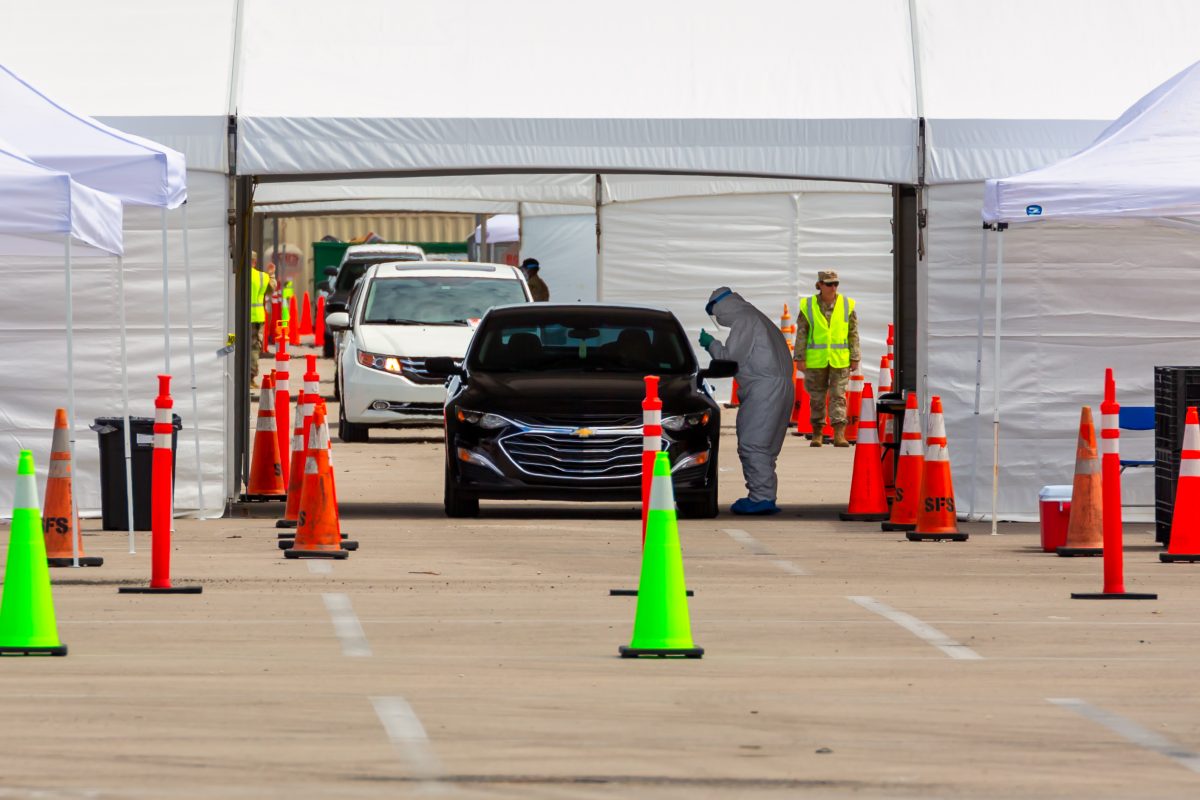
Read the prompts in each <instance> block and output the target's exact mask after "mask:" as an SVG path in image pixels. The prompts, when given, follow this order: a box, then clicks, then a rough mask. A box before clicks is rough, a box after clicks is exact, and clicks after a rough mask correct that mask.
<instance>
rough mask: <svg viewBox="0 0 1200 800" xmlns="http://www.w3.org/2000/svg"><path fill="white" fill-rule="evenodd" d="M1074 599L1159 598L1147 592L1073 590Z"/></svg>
mask: <svg viewBox="0 0 1200 800" xmlns="http://www.w3.org/2000/svg"><path fill="white" fill-rule="evenodd" d="M1071 599H1072V600H1157V599H1158V595H1156V594H1147V593H1145V592H1071Z"/></svg>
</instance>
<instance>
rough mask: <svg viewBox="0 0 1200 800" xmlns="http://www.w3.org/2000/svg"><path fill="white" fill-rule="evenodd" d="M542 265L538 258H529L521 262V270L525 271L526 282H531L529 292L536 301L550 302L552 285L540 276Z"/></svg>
mask: <svg viewBox="0 0 1200 800" xmlns="http://www.w3.org/2000/svg"><path fill="white" fill-rule="evenodd" d="M541 269H542V265H541V264H539V263H538V260H537V259H536V258H527V259H525V260H524V261H522V262H521V271H522V272H524V273H525V283H527V284H529V294H530V295H531V296H532V297H533V302H535V303H548V302H550V287H549V286H547V285H546V282H545V281H544V280H542V279H541V278H540V277H538V273H539V272H540V271H541Z"/></svg>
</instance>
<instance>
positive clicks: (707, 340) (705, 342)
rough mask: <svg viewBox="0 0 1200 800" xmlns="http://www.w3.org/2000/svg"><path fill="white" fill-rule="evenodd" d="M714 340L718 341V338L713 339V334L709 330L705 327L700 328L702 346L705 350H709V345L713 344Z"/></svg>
mask: <svg viewBox="0 0 1200 800" xmlns="http://www.w3.org/2000/svg"><path fill="white" fill-rule="evenodd" d="M714 341H716V340H715V339H713V337H712V334H710V333H709V332H708V331H706V330H704V328H701V329H700V346H701V347H703V348H704V349H705V350H707V349H708V346H709V345H710V344H712V343H713V342H714Z"/></svg>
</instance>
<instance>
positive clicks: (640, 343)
mask: <svg viewBox="0 0 1200 800" xmlns="http://www.w3.org/2000/svg"><path fill="white" fill-rule="evenodd" d="M564 316H566V315H564ZM572 316H574V317H575V319H571V318H566V319H563V320H561V321H554V322H539V323H537V324H533V325H530V324H521V323H520V322H519V321H514V322H511V323H509V322H503V323H497V322H494V321H493V322H492V323H489V324H486V325H485V326H484V330H482V331H481V332H480V335H479V337H477V338H476V345H477V346H474V347H472V348H471V355H470V357H469V360H468V365H469V367H470V368H471V369H475V370H479V371H482V372H624V373H634V374H638V375H646V374H648V373H657V374H679V373H689V372H691V371H692V369H693V366H694V364H693V360H692V355H691V349H690V348H689V347H688V345H687V343H686V342H685V341H684V340H683V336H682V331H681V330H680V329H679V326H678V323H676V322H675V321H674V320H673V319H664V318H661V317H660V318H657V319H642V320H629V321H622V320H617V319H610V320H605V319H603V318H581V317H579V315H577V314H576V315H572Z"/></svg>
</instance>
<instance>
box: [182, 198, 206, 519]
mask: <svg viewBox="0 0 1200 800" xmlns="http://www.w3.org/2000/svg"><path fill="white" fill-rule="evenodd" d="M183 284H184V287H185V293H186V297H187V303H186V308H187V332H188V365H189V366H190V368H191V377H192V434H193V438H194V441H195V444H196V497H197V502H198V507H197V513H196V517H197V518H198V519H204V471H203V469H202V468H201V466H200V401H199V400H198V399H197V397H196V331H195V327H194V325H193V324H192V260H191V254H190V253H189V252H188V221H187V203H184V204H183Z"/></svg>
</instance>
